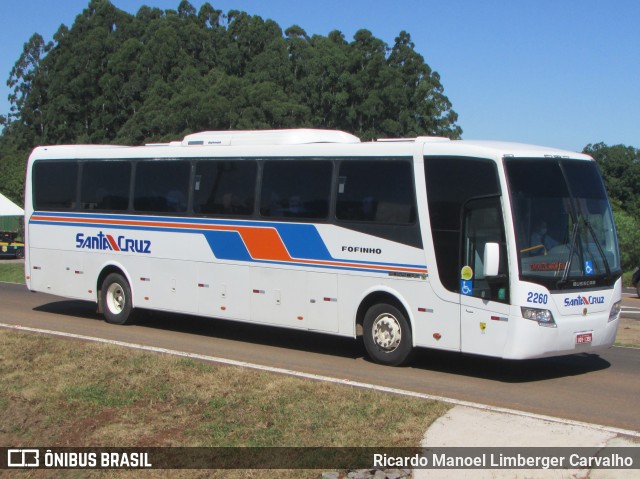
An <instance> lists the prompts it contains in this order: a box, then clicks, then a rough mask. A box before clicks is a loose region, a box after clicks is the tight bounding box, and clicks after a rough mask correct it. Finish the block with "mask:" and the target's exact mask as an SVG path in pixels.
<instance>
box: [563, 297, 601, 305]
mask: <svg viewBox="0 0 640 479" xmlns="http://www.w3.org/2000/svg"><path fill="white" fill-rule="evenodd" d="M589 304H604V296H576V297H575V298H564V305H565V306H584V305H589Z"/></svg>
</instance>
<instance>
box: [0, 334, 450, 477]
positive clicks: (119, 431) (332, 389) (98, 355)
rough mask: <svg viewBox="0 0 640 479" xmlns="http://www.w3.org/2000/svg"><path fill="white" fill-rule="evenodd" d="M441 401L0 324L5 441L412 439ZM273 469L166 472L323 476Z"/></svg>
mask: <svg viewBox="0 0 640 479" xmlns="http://www.w3.org/2000/svg"><path fill="white" fill-rule="evenodd" d="M448 409H449V406H447V405H446V404H443V403H439V402H436V401H428V400H423V399H418V398H410V397H404V396H398V395H392V394H386V393H382V392H377V391H370V390H363V389H359V388H354V387H350V386H348V385H341V384H329V383H324V382H320V381H311V380H304V379H300V378H295V377H291V376H286V375H278V374H273V373H267V372H261V371H254V370H250V369H244V368H238V367H231V366H222V365H216V364H213V363H205V362H199V361H195V360H192V359H184V358H176V357H174V356H170V355H163V354H154V353H148V352H141V351H136V350H131V349H127V348H122V347H116V346H111V345H105V344H96V343H91V342H82V341H75V340H69V339H61V338H51V337H48V336H44V335H38V334H33V333H28V332H16V331H9V330H2V329H0V415H1V416H2V418H3V420H2V426H0V444H2V445H10V444H20V445H29V444H33V445H37V446H44V447H65V446H66V447H73V446H76V447H79V446H96V447H99V446H116V447H153V446H163V447H164V446H200V447H229V446H243V447H244V446H247V447H273V446H279V447H280V446H281V447H321V446H330V447H342V446H352V447H359V446H363V447H366V446H370V447H387V446H388V447H417V446H419V444H420V441H421V439H422V436H423V434H424V432H425V431H426V429H427V428H428V426H429V425H430V424H431V423H432V422H433V421H434V420H436V419H437V418H439V417H440V416H441V415H442V414H444V413H445V412H446V411H447V410H448ZM59 472H63V471H59ZM76 472H79V471H76ZM84 472H85V473H86V472H89V471H84ZM103 472H104V471H103ZM149 472H150V471H149ZM156 472H159V471H156ZM167 472H168V471H167ZM174 472H176V471H174ZM191 472H193V471H191ZM274 472H276V471H273V470H271V471H262V472H260V471H256V470H254V471H233V470H226V471H220V474H221V475H219V476H216V474H213V473H211V471H207V474H203V475H202V476H198V475H195V476H194V475H193V474H191V473H187V471H185V472H184V474H185V475H182V476H181V475H180V474H178V475H177V476H175V477H224V478H228V477H231V478H240V477H285V478H297V477H319V475H320V474H319V473H318V471H300V470H292V471H280V470H278V471H277V474H275V475H274ZM96 474H98V476H97V477H102V476H100V475H99V474H100V473H99V471H97V472H96ZM65 475H66V473H65ZM69 475H70V477H85V476H86V474H85V475H76V476H74V475H73V473H72V472H69ZM89 475H90V476H92V477H96V476H94V475H93V473H91V474H89ZM35 477H46V476H35ZM118 477H137V476H135V475H132V476H122V475H118ZM147 477H149V476H147ZM166 477H174V476H173V475H170V476H166Z"/></svg>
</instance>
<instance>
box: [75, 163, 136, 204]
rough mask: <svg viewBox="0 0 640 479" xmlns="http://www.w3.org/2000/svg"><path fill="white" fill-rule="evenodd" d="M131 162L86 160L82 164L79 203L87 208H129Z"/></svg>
mask: <svg viewBox="0 0 640 479" xmlns="http://www.w3.org/2000/svg"><path fill="white" fill-rule="evenodd" d="M130 180H131V163H129V162H127V161H100V162H97V161H96V162H92V161H88V162H86V163H84V164H83V166H82V185H81V189H80V205H81V208H83V209H88V210H117V211H121V210H126V209H128V208H129V184H130Z"/></svg>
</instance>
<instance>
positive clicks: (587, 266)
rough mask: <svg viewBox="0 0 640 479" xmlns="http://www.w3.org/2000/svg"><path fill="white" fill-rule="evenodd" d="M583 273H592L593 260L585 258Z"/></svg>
mask: <svg viewBox="0 0 640 479" xmlns="http://www.w3.org/2000/svg"><path fill="white" fill-rule="evenodd" d="M584 273H585V274H587V275H591V274H593V261H591V260H587V261H585V262H584Z"/></svg>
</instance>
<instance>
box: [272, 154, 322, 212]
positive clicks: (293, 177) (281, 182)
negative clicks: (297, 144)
mask: <svg viewBox="0 0 640 479" xmlns="http://www.w3.org/2000/svg"><path fill="white" fill-rule="evenodd" d="M331 172H332V164H331V162H330V161H324V160H269V161H266V162H265V164H264V171H263V174H262V194H261V200H260V214H261V215H262V216H268V217H283V218H309V219H323V218H326V217H327V216H328V214H329V196H330V191H331Z"/></svg>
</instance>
